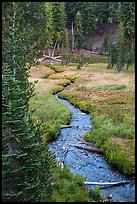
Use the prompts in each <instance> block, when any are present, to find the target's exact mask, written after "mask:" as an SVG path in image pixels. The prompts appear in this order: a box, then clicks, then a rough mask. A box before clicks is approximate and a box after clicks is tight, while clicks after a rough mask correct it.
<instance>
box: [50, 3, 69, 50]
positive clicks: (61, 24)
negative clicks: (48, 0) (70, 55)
mask: <svg viewBox="0 0 137 204" xmlns="http://www.w3.org/2000/svg"><path fill="white" fill-rule="evenodd" d="M52 10H53V23H54V44H57V47H58V52H60V45H61V46H62V44H63V41H64V38H65V29H66V16H65V4H64V2H53V3H52Z"/></svg>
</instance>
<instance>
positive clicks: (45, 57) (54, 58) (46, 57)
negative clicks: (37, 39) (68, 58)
mask: <svg viewBox="0 0 137 204" xmlns="http://www.w3.org/2000/svg"><path fill="white" fill-rule="evenodd" d="M43 57H44V58H43V59H42V61H43V60H45V59H53V60H55V61H58V62H61V60H59V59H57V58H56V57H51V56H49V55H43ZM58 57H60V56H58Z"/></svg>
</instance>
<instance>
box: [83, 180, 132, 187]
mask: <svg viewBox="0 0 137 204" xmlns="http://www.w3.org/2000/svg"><path fill="white" fill-rule="evenodd" d="M128 183H130V181H121V182H104V183H100V182H90V181H85V182H84V184H85V185H101V186H105V185H111V186H119V185H123V184H128Z"/></svg>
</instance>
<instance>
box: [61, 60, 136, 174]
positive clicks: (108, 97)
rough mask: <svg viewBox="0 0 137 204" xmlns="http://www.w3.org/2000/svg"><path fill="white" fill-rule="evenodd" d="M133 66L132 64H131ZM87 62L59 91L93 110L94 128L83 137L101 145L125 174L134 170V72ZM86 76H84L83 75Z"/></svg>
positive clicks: (107, 156)
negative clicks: (62, 89)
mask: <svg viewBox="0 0 137 204" xmlns="http://www.w3.org/2000/svg"><path fill="white" fill-rule="evenodd" d="M131 68H132V67H131ZM131 68H130V71H129V72H126V71H123V72H121V73H117V70H116V69H115V70H107V69H106V64H103V63H102V64H94V65H88V67H86V68H83V69H82V70H80V71H79V72H81V76H80V74H79V72H78V76H79V78H78V80H77V81H76V82H75V84H73V85H72V86H71V87H70V88H69V89H68V90H66V91H64V92H62V93H60V95H59V96H60V97H62V98H66V99H67V100H69V101H70V102H71V103H72V104H74V105H75V106H77V107H79V108H80V109H81V110H83V111H85V112H89V113H90V114H91V121H92V124H91V125H92V131H91V132H89V133H87V134H85V135H84V139H85V140H86V141H88V142H92V143H94V144H95V145H96V146H97V147H101V148H102V149H103V150H104V152H105V157H106V159H107V160H108V162H109V163H110V164H111V165H112V166H114V167H115V168H116V169H118V170H119V171H121V172H123V173H124V174H125V175H129V176H133V175H134V174H135V118H134V115H135V107H134V105H135V104H134V73H133V70H132V69H131ZM83 76H84V77H83Z"/></svg>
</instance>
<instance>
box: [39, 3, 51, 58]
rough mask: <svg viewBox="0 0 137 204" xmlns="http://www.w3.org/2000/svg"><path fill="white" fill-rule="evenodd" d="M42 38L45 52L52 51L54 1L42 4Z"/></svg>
mask: <svg viewBox="0 0 137 204" xmlns="http://www.w3.org/2000/svg"><path fill="white" fill-rule="evenodd" d="M41 11H42V12H41V27H42V32H41V36H40V37H41V40H42V42H43V46H44V50H45V52H47V51H48V52H49V55H51V53H50V49H51V48H52V47H53V15H52V3H51V2H46V3H43V4H42V5H41Z"/></svg>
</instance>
